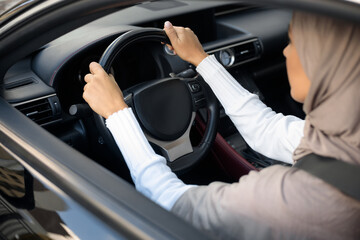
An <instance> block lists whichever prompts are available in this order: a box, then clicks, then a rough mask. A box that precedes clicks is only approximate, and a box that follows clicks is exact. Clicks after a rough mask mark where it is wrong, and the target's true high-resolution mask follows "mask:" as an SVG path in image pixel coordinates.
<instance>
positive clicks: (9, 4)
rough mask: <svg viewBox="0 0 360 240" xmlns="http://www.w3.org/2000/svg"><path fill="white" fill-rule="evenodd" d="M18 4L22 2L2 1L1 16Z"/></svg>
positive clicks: (16, 0) (0, 2)
mask: <svg viewBox="0 0 360 240" xmlns="http://www.w3.org/2000/svg"><path fill="white" fill-rule="evenodd" d="M17 2H20V0H0V14H1V13H3V12H4V11H5V10H7V9H9V8H10V7H12V6H14V5H15V4H16V3H17Z"/></svg>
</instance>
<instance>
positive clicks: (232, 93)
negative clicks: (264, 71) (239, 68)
mask: <svg viewBox="0 0 360 240" xmlns="http://www.w3.org/2000/svg"><path fill="white" fill-rule="evenodd" d="M196 70H197V71H198V72H199V73H200V74H201V76H202V77H203V78H204V80H205V81H206V82H207V83H208V84H209V86H210V87H211V89H212V90H213V92H214V93H215V95H216V97H217V98H218V99H219V101H220V102H221V104H222V105H223V107H224V109H225V112H226V114H227V115H228V116H229V117H230V119H231V120H232V122H233V123H234V125H235V127H236V128H237V130H238V131H239V132H240V134H241V135H242V136H243V137H244V139H245V141H246V142H247V143H248V144H249V146H250V147H251V148H252V149H254V150H255V151H257V152H259V153H261V154H263V155H265V156H267V157H269V158H273V159H276V160H280V161H283V162H287V163H291V164H292V163H293V161H292V153H293V152H294V150H295V148H296V147H297V146H298V145H299V143H300V139H301V138H302V137H303V129H304V123H305V122H304V120H302V119H300V118H297V117H295V116H284V115H283V114H281V113H276V112H274V111H273V110H272V109H271V108H269V107H267V106H266V105H265V104H264V103H263V102H262V101H261V100H260V99H259V97H258V96H257V95H256V94H252V93H250V92H248V91H247V90H246V89H245V88H243V87H242V86H241V85H240V84H239V83H238V82H237V81H236V80H235V79H234V78H233V77H232V76H231V74H230V73H229V72H228V71H226V69H225V68H224V67H223V66H222V65H221V64H220V63H219V62H218V61H217V60H216V58H215V56H214V55H211V56H209V57H207V58H205V59H204V60H203V61H202V62H201V63H200V64H199V66H198V67H197V69H196Z"/></svg>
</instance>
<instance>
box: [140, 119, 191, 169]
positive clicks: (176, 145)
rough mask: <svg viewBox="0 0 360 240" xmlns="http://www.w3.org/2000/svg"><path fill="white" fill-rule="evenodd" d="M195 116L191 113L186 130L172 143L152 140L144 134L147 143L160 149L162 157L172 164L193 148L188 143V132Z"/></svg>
mask: <svg viewBox="0 0 360 240" xmlns="http://www.w3.org/2000/svg"><path fill="white" fill-rule="evenodd" d="M195 116H196V113H195V112H193V114H192V116H191V121H190V124H189V126H188V128H187V130H186V131H185V133H184V134H183V135H182V136H181V137H179V138H178V139H176V140H174V141H161V140H158V139H155V138H153V137H152V136H150V135H149V134H145V136H146V138H147V139H148V141H149V142H151V143H153V144H155V145H156V146H158V147H159V148H160V150H161V152H162V154H163V156H164V157H165V158H166V160H167V161H169V162H173V161H175V160H176V159H178V158H180V157H182V156H184V155H186V154H189V153H192V152H193V146H192V145H191V141H190V130H191V126H192V124H193V122H194V119H195Z"/></svg>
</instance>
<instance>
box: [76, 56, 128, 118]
mask: <svg viewBox="0 0 360 240" xmlns="http://www.w3.org/2000/svg"><path fill="white" fill-rule="evenodd" d="M89 68H90V73H89V74H87V75H86V76H85V78H84V80H85V82H86V85H85V86H84V93H83V98H84V99H85V101H86V102H87V103H88V104H89V106H90V107H91V108H92V110H94V111H95V112H96V113H98V114H100V115H101V116H103V117H104V118H106V119H107V118H108V117H109V116H110V115H112V114H113V113H115V112H117V111H119V110H122V109H124V108H127V107H128V106H127V105H126V103H125V101H124V97H123V94H122V92H121V90H120V88H119V86H118V85H117V83H116V81H115V79H114V77H113V76H112V75H111V74H110V75H109V74H107V73H106V72H105V71H104V69H103V68H102V67H101V66H100V64H98V63H96V62H92V63H90V65H89Z"/></svg>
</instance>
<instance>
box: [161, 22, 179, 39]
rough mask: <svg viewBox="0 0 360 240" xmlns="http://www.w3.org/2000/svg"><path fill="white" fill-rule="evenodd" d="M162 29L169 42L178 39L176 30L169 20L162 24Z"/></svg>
mask: <svg viewBox="0 0 360 240" xmlns="http://www.w3.org/2000/svg"><path fill="white" fill-rule="evenodd" d="M164 30H165V32H166V35H167V36H168V37H169V39H170V41H171V43H174V41H176V40H177V39H178V35H177V32H176V30H175V28H174V26H173V25H172V24H171V22H169V21H166V22H165V24H164Z"/></svg>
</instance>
